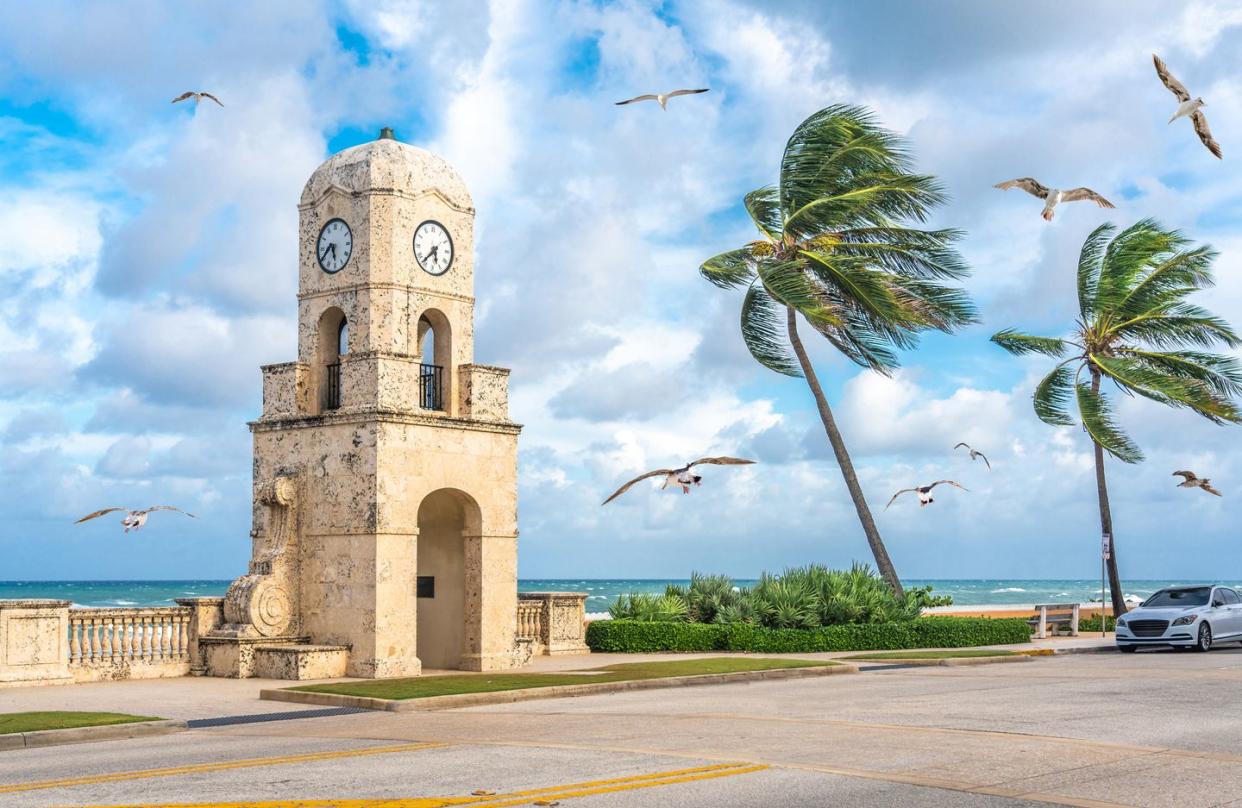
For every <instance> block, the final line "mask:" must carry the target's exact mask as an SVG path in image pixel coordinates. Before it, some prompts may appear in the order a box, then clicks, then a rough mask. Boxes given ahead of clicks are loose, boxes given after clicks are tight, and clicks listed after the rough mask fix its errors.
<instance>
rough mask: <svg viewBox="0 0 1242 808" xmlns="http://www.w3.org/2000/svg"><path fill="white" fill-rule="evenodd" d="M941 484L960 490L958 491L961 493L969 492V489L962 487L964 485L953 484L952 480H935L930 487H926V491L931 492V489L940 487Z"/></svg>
mask: <svg viewBox="0 0 1242 808" xmlns="http://www.w3.org/2000/svg"><path fill="white" fill-rule="evenodd" d="M941 483H948V484H949V485H951V486H953V487H954V488H960V489H962V490H963V491H969V490H970V489H969V488H967V487H966V486H964V485H959V484H958V483H955V482H953V481H952V480H936V482H934V483H932V484H931V485H929V486H927V490H928V491H930V490H932V489H933V488H935V487H936V486H938V485H940V484H941Z"/></svg>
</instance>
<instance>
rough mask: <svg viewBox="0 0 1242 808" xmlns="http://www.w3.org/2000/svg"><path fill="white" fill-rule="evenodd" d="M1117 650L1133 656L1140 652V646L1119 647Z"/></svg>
mask: <svg viewBox="0 0 1242 808" xmlns="http://www.w3.org/2000/svg"><path fill="white" fill-rule="evenodd" d="M1117 650H1118V651H1120V652H1121V653H1123V654H1133V653H1134V652H1135V651H1137V650H1138V646H1137V645H1119V646H1117Z"/></svg>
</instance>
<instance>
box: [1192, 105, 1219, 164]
mask: <svg viewBox="0 0 1242 808" xmlns="http://www.w3.org/2000/svg"><path fill="white" fill-rule="evenodd" d="M1190 120H1191V122H1192V123H1194V125H1195V134H1196V135H1198V136H1199V140H1202V141H1203V145H1204V146H1207V150H1208V151H1210V152H1211V153H1212V154H1214V155H1216V159H1218V160H1221V159H1224V158H1222V157H1221V156H1220V144H1219V143H1217V142H1216V139H1215V138H1213V137H1212V130H1211V129H1208V122H1207V116H1206V115H1204V114H1203V113H1202V112H1200V111H1199V110H1196V111H1195V113H1194V114H1193V115H1191V116H1190Z"/></svg>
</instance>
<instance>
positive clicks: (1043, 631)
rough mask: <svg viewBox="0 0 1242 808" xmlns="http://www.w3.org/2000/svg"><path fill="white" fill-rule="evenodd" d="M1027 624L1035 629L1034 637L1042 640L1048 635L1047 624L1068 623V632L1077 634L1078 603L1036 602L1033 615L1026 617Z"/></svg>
mask: <svg viewBox="0 0 1242 808" xmlns="http://www.w3.org/2000/svg"><path fill="white" fill-rule="evenodd" d="M1026 622H1027V624H1028V625H1030V627H1031V628H1033V629H1035V638H1036V639H1039V640H1042V639H1044V638H1045V637H1047V636H1048V626H1049V625H1053V626H1064V625H1068V626H1069V629H1070V634H1071V635H1072V636H1074V637H1077V636H1078V604H1077V603H1038V604H1036V605H1035V616H1034V617H1032V618H1030V619H1028V620H1027V621H1026Z"/></svg>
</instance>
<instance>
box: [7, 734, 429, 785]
mask: <svg viewBox="0 0 1242 808" xmlns="http://www.w3.org/2000/svg"><path fill="white" fill-rule="evenodd" d="M444 746H448V744H445V743H403V744H398V745H396V746H372V747H368V748H366V749H341V750H337V751H334V752H308V753H306V754H303V755H284V756H282V757H270V758H246V759H244V760H225V761H221V762H219V763H194V764H191V765H188V766H171V767H169V768H166V769H145V770H140V771H130V772H113V773H111V774H91V775H85V776H83V777H68V778H65V779H63V780H39V781H36V782H33V783H12V784H10V785H0V794H16V793H18V792H20V791H38V790H40V789H45V788H71V787H73V786H90V785H98V784H99V783H117V782H121V781H124V780H144V779H147V778H149V777H173V776H175V775H178V774H198V773H200V772H220V771H228V770H229V769H248V768H253V767H256V766H279V765H283V764H286V763H309V762H312V761H317V760H337V759H339V758H351V757H363V756H366V755H391V754H396V753H398V752H415V751H418V750H420V749H437V748H440V747H444Z"/></svg>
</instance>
